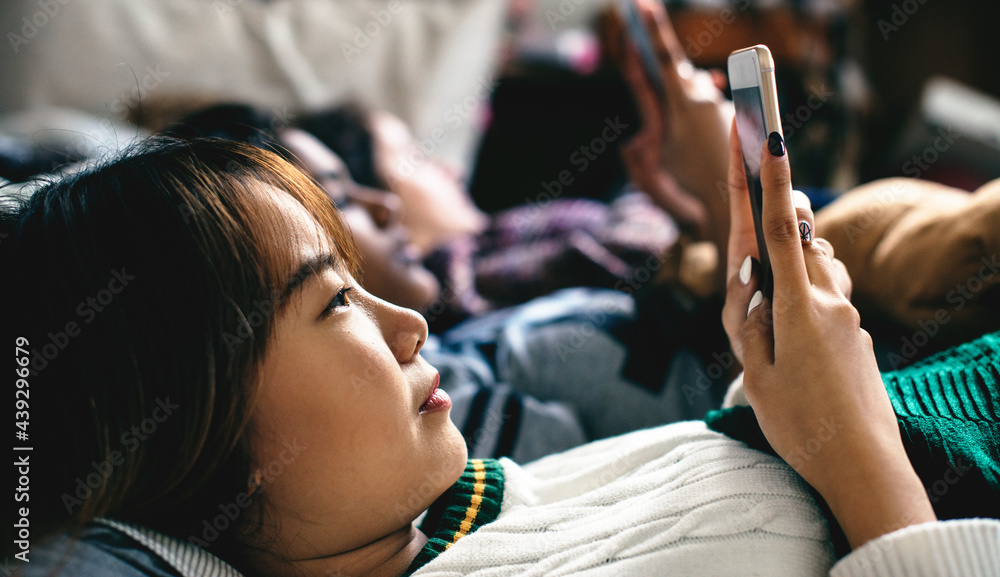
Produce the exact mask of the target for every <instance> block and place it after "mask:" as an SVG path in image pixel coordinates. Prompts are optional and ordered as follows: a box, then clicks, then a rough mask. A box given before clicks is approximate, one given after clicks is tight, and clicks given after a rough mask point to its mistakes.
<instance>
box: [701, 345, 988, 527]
mask: <svg viewBox="0 0 1000 577" xmlns="http://www.w3.org/2000/svg"><path fill="white" fill-rule="evenodd" d="M882 380H883V382H884V383H885V386H886V391H887V392H888V394H889V398H890V400H891V401H892V406H893V409H894V410H895V412H896V418H897V420H898V422H899V428H900V433H901V435H902V438H903V443H904V445H905V447H906V452H907V455H908V456H909V458H910V462H911V463H912V464H913V468H914V470H916V472H917V475H919V476H920V479H921V480H922V481H923V482H924V487H925V488H926V489H927V494H928V497H930V500H931V504H932V505H933V506H934V511H935V513H937V515H938V518H940V519H956V518H967V517H992V518H996V519H1000V452H998V451H1000V449H998V447H1000V420H998V418H997V413H998V409H1000V385H998V382H1000V333H991V334H988V335H985V336H983V337H981V338H979V339H977V340H975V341H972V342H970V343H966V344H963V345H960V346H957V347H955V348H952V349H949V350H947V351H943V352H941V353H938V354H936V355H934V356H932V357H929V358H927V359H925V360H923V361H920V362H918V363H915V364H914V365H912V366H910V367H906V368H904V369H901V370H898V371H893V372H889V373H883V375H882ZM705 421H706V422H707V423H708V426H709V427H710V428H712V429H714V430H716V431H719V432H721V433H724V434H726V435H728V436H730V437H733V438H735V439H739V440H742V441H744V442H746V443H747V444H748V445H750V446H752V447H755V448H757V449H760V450H762V451H766V452H769V453H771V454H774V451H773V450H772V449H771V447H770V445H769V444H768V442H767V439H765V438H764V435H763V433H761V430H760V426H759V425H758V424H757V419H756V416H755V415H754V413H753V410H752V409H750V408H749V407H735V408H731V409H724V410H718V411H712V412H710V413H709V414H708V415H707V416H706V417H705Z"/></svg>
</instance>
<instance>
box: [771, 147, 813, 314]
mask: <svg viewBox="0 0 1000 577" xmlns="http://www.w3.org/2000/svg"><path fill="white" fill-rule="evenodd" d="M760 156H761V158H760V181H761V187H762V188H763V190H764V192H763V205H764V206H763V208H762V215H761V222H762V224H763V229H764V231H763V232H764V242H765V244H766V245H767V255H768V258H769V259H770V261H771V269H772V270H773V272H774V288H775V302H776V303H777V302H778V301H779V300H782V299H789V301H790V302H795V301H796V300H798V295H802V294H804V293H805V291H806V290H807V289H808V288H809V275H808V273H807V271H806V266H805V262H804V260H803V251H802V238H801V236H800V234H799V221H798V218H797V213H796V209H795V206H794V203H793V199H792V179H791V173H790V170H789V167H788V156H787V155H786V154H785V143H784V139H782V138H781V135H780V134H778V133H777V132H772V133H771V134H770V135H769V136H768V139H767V142H765V143H764V146H763V147H762V148H761V153H760Z"/></svg>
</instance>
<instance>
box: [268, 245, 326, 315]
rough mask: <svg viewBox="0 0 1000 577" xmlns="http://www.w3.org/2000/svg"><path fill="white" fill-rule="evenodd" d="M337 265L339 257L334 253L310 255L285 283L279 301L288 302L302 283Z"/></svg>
mask: <svg viewBox="0 0 1000 577" xmlns="http://www.w3.org/2000/svg"><path fill="white" fill-rule="evenodd" d="M336 266H337V257H336V256H335V255H334V254H333V253H324V254H320V255H316V256H313V257H310V258H309V259H307V260H306V261H305V262H303V263H302V264H301V265H299V268H298V270H296V271H295V274H294V275H292V278H291V279H289V281H288V283H287V284H286V285H285V289H284V290H283V291H282V292H281V299H280V301H279V302H281V303H285V302H288V299H289V298H291V296H292V294H293V293H294V292H295V291H297V290H299V289H300V288H302V285H304V284H305V283H306V281H308V280H309V279H310V278H312V277H313V276H315V275H317V274H319V273H321V272H324V271H326V270H330V269H334V268H336Z"/></svg>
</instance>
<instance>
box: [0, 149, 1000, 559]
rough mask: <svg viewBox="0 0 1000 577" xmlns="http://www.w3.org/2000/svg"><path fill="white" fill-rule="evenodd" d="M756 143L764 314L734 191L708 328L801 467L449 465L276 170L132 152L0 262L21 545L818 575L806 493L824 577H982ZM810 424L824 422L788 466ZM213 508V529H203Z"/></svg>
mask: <svg viewBox="0 0 1000 577" xmlns="http://www.w3.org/2000/svg"><path fill="white" fill-rule="evenodd" d="M732 146H733V147H734V148H735V147H738V143H737V142H736V140H735V139H732ZM772 151H773V152H769V151H768V150H767V149H766V148H765V149H764V150H763V151H762V164H763V166H764V169H763V173H764V176H763V178H764V181H765V194H766V195H767V198H768V202H766V203H765V207H766V214H765V222H768V223H770V226H768V227H766V230H767V240H768V246H769V248H771V250H772V251H773V254H772V261H773V263H774V267H775V279H776V289H775V299H774V303H770V302H767V301H763V300H761V299H760V298H759V293H756V292H755V283H756V279H755V276H756V273H755V270H754V266H753V260H752V258H751V256H750V255H752V254H753V247H754V242H753V235H752V232H751V230H752V228H751V227H752V224H751V220H750V217H749V207H748V206H746V205H747V203H746V202H745V201H740V200H736V201H734V202H733V205H732V211H731V216H732V218H731V220H732V223H733V225H732V234H731V237H730V245H729V248H730V253H729V254H730V261H729V262H730V266H729V276H730V278H731V281H730V290H729V294H728V299H727V305H726V314H725V324H726V328H727V331H728V332H729V334H730V336H731V338H732V339H733V344H734V349H735V350H737V351H741V355H742V361H743V363H744V365H745V367H746V377H745V387H746V394H747V397H748V398H749V400H750V401H751V402H752V404H753V406H754V409H755V410H756V413H757V418H758V420H759V423H760V427H761V429H762V431H763V433H764V435H765V436H766V438H767V440H768V441H769V442H770V444H771V446H772V447H773V449H774V450H775V451H776V452H777V454H778V455H779V456H781V457H782V458H784V459H785V460H786V461H788V462H791V463H793V464H795V465H796V468H795V470H793V469H792V468H790V467H789V466H788V465H786V464H784V462H782V461H781V460H780V459H777V458H774V457H771V456H768V455H766V454H764V453H760V452H758V451H756V450H753V449H750V448H749V447H747V446H746V445H744V444H742V443H739V442H737V441H733V440H731V439H727V438H726V437H725V436H723V435H721V434H719V433H714V432H712V431H710V430H708V429H707V428H706V427H705V425H704V424H702V423H683V424H678V425H673V426H667V427H662V428H659V429H651V430H647V431H642V432H639V433H635V434H633V435H629V436H626V437H620V438H617V439H609V440H606V441H603V442H601V443H598V444H593V445H588V446H585V447H582V448H580V449H577V450H575V451H571V452H569V453H566V454H563V455H556V456H553V457H550V458H548V459H545V460H542V461H540V462H538V463H535V464H534V465H530V466H527V467H519V466H517V465H514V464H513V463H511V462H509V461H499V462H498V461H472V462H468V463H467V462H466V450H465V444H464V443H463V441H462V438H461V436H460V435H459V433H458V431H457V430H456V429H455V428H454V425H452V424H451V422H450V420H449V418H448V409H449V405H450V403H449V400H448V398H447V396H446V395H444V394H442V393H441V392H440V391H439V390H438V388H437V376H436V374H435V372H434V370H433V369H431V368H430V367H429V365H427V363H426V362H424V361H423V359H422V358H421V356H420V349H421V347H422V346H423V344H424V341H425V339H426V337H427V333H426V330H427V329H426V323H425V322H424V321H423V319H422V318H421V317H420V316H419V315H418V314H417V313H415V312H413V311H410V310H406V309H402V308H399V307H397V306H394V305H391V304H389V303H386V302H385V301H382V300H380V299H378V298H375V297H373V296H372V295H370V294H369V293H368V292H366V291H365V290H364V288H363V287H361V286H360V285H359V284H358V283H357V282H356V281H355V279H354V277H353V275H352V273H351V268H352V264H353V261H354V256H353V254H354V251H353V246H352V243H351V240H350V238H349V237H348V235H347V234H346V233H345V231H344V229H343V226H342V225H341V224H340V221H339V218H338V215H337V214H336V213H335V211H334V210H333V209H332V207H331V206H330V204H329V202H328V201H327V199H326V196H325V195H324V193H323V192H322V191H321V190H319V189H318V188H317V187H315V186H314V185H312V184H311V182H310V181H309V180H308V179H307V178H306V177H304V175H302V174H301V173H299V172H298V171H297V170H296V169H294V168H293V167H292V166H291V165H290V164H288V163H286V162H284V161H282V160H281V159H279V158H278V157H276V156H274V155H272V154H269V153H265V152H260V151H256V150H253V149H250V148H248V147H244V146H241V145H236V144H227V143H223V142H216V141H195V142H190V143H152V144H149V145H147V148H146V149H145V150H143V151H139V152H137V153H135V154H132V155H130V156H127V157H125V158H123V159H120V160H118V161H116V162H114V163H111V164H109V165H107V166H104V167H101V168H97V169H94V170H90V171H86V172H83V173H80V174H78V175H74V176H70V177H68V178H66V179H65V180H62V181H60V182H57V183H54V184H52V185H50V186H48V187H46V188H44V189H42V190H40V191H39V192H37V193H36V194H35V195H34V196H33V197H32V199H31V200H30V202H29V203H28V204H27V205H26V206H25V207H23V208H22V209H21V210H20V211H19V212H18V213H17V214H16V215H15V216H14V218H13V219H12V220H10V222H9V223H8V224H7V225H6V226H5V232H7V233H8V234H9V237H8V238H6V239H5V241H4V243H3V244H0V250H3V251H4V263H5V269H7V270H9V271H12V272H15V273H16V274H17V275H18V281H17V284H16V285H13V288H16V292H17V295H18V298H17V299H16V303H17V306H16V307H15V309H14V311H13V313H14V314H13V322H12V323H11V325H10V326H11V327H12V328H13V329H14V330H15V331H18V334H17V336H19V337H21V338H22V339H21V340H19V341H17V342H18V343H19V344H18V346H19V347H22V349H23V350H25V351H27V353H26V354H22V353H20V352H19V353H18V355H20V356H21V357H22V358H27V359H29V360H28V366H29V367H30V368H31V369H32V370H31V372H30V374H29V375H28V376H27V377H24V382H25V384H24V385H23V387H25V388H27V389H28V390H30V391H31V392H32V393H34V394H33V395H32V396H31V403H32V404H31V417H32V418H31V421H30V433H31V440H32V446H33V451H32V453H31V459H32V460H31V464H32V468H31V474H32V477H31V479H32V484H31V502H30V508H31V517H30V520H31V528H32V544H33V546H34V547H38V545H40V544H41V542H42V539H43V537H45V536H48V535H52V534H56V533H59V532H65V531H73V530H76V529H79V528H80V527H83V526H85V524H86V523H88V522H91V521H93V520H95V519H96V518H98V517H102V518H110V519H115V520H118V521H121V522H125V523H131V524H138V525H143V526H146V527H149V528H152V529H154V530H156V531H159V532H161V533H164V534H166V535H171V536H173V537H174V538H176V539H179V540H182V541H188V542H190V543H197V544H198V545H199V546H200V547H203V548H205V549H207V550H208V551H210V552H212V553H214V554H215V555H218V556H219V557H221V558H223V559H225V560H226V561H228V562H229V563H231V564H232V565H234V566H235V567H237V568H238V569H239V570H241V571H243V572H244V573H246V574H248V575H337V574H339V575H400V574H403V573H405V572H412V571H416V572H417V574H420V575H430V574H436V573H439V572H440V573H449V574H451V573H454V572H460V573H469V574H471V573H477V572H482V573H484V574H485V573H488V574H514V573H526V572H532V571H534V572H538V573H545V574H549V573H556V572H568V571H588V572H592V573H594V574H600V573H602V572H603V573H605V574H609V575H611V574H623V573H630V574H648V573H652V572H657V573H663V574H692V573H699V574H721V573H725V574H739V573H743V574H755V573H757V574H759V573H762V572H763V573H766V574H774V575H782V574H788V575H809V574H813V575H819V574H825V573H826V572H827V571H829V570H830V567H831V565H832V564H833V562H834V557H833V551H832V549H831V546H830V543H829V533H828V531H827V528H826V527H827V526H826V522H825V521H824V518H823V516H822V514H821V512H820V509H819V508H818V507H817V505H816V502H815V501H814V500H813V498H812V497H811V496H810V494H809V492H808V491H807V488H806V485H805V484H804V483H803V482H802V480H803V479H804V481H805V482H807V483H808V484H809V485H811V486H812V487H813V488H814V489H815V490H816V491H818V493H819V494H820V495H821V496H822V497H823V499H824V500H825V502H826V503H827V504H828V505H829V507H830V509H831V511H832V514H833V516H834V518H835V519H836V521H837V522H838V523H839V525H840V527H841V528H842V529H843V531H844V533H845V534H846V536H847V538H848V540H849V542H850V544H851V545H852V546H853V547H855V548H856V551H855V552H854V553H852V554H850V555H849V556H848V557H847V558H846V559H844V560H842V561H841V562H840V565H839V566H838V567H837V568H835V569H834V572H835V574H881V575H890V574H907V575H917V574H919V573H918V572H917V571H924V572H925V573H924V574H935V575H944V574H952V573H949V571H952V569H954V571H956V573H954V574H958V573H957V571H966V572H967V573H965V574H984V575H985V574H995V572H996V571H997V570H998V568H1000V558H998V556H997V552H998V551H1000V548H998V546H997V545H998V540H1000V523H998V522H996V521H951V522H938V523H935V522H934V521H935V513H934V510H933V509H932V507H931V502H930V500H929V498H928V495H927V493H926V492H925V489H924V486H923V485H922V483H921V480H920V479H919V478H918V477H917V475H916V474H915V472H914V470H913V467H912V466H911V465H910V462H909V461H908V459H907V454H906V452H905V450H904V447H903V443H902V441H901V437H900V432H899V428H898V427H897V423H896V417H895V415H894V413H893V407H892V405H891V404H890V401H889V398H888V396H887V395H886V391H885V388H884V387H883V385H882V381H881V378H880V375H879V373H878V371H877V369H876V367H875V363H874V358H873V355H872V352H871V344H870V341H869V339H868V337H867V334H866V333H864V331H862V330H861V329H859V328H858V317H857V314H856V312H855V311H854V310H853V308H852V307H851V306H850V304H849V302H848V301H847V300H846V298H845V297H844V296H843V293H842V292H841V291H840V288H839V286H838V284H837V283H836V282H835V275H834V272H833V268H832V264H831V263H832V260H831V259H832V253H831V250H830V247H829V246H828V245H827V244H826V243H824V242H822V241H820V240H819V239H815V240H813V239H800V238H799V236H798V233H797V223H798V222H799V221H800V220H803V219H806V220H809V219H811V218H812V215H811V213H810V212H809V211H808V209H802V208H796V207H794V206H793V205H792V201H791V194H790V192H791V191H790V189H789V187H788V164H787V158H786V157H785V156H784V150H783V147H782V146H780V142H776V143H774V147H773V148H772ZM736 152H737V153H736V154H733V155H732V158H740V155H739V154H738V149H737V150H736ZM740 168H741V167H738V166H736V167H733V178H732V179H731V181H730V182H731V186H733V187H739V186H741V183H742V181H743V179H742V173H741V171H740ZM731 198H733V199H745V198H746V195H745V194H743V195H740V194H732V195H731ZM741 257H742V258H741ZM743 263H748V264H743ZM8 302H15V301H14V300H10V301H8ZM748 309H749V312H747V311H748ZM994 370H995V367H994ZM791 385H793V386H791ZM19 386H21V385H19ZM994 386H995V382H994ZM994 393H995V391H994ZM994 418H995V415H994ZM830 419H832V420H833V421H834V422H836V423H839V424H842V426H841V427H840V428H836V431H835V434H831V435H825V436H824V437H823V439H822V446H821V449H820V450H819V451H820V452H818V453H815V456H814V458H810V459H808V460H803V459H798V460H796V455H797V451H798V450H800V447H802V446H806V447H812V446H813V443H814V442H818V441H816V437H817V435H818V434H819V433H818V431H817V428H818V427H821V426H822V423H823V422H825V421H829V420H830ZM463 471H465V472H464V473H463ZM799 475H801V478H800V477H799ZM435 502H437V505H436V506H435V507H431V512H430V513H429V514H428V518H427V519H426V520H425V523H424V524H422V525H421V529H420V530H418V529H417V528H416V526H415V525H414V520H415V519H416V518H417V517H418V516H419V515H420V514H421V512H423V511H424V510H425V509H427V508H428V507H430V506H431V504H432V503H435ZM220 511H221V512H222V513H223V514H225V515H227V516H226V517H225V518H226V519H229V522H228V523H226V526H225V527H223V528H221V529H218V530H216V531H215V532H214V533H209V532H207V531H206V527H208V526H209V524H211V523H213V522H214V521H212V520H213V519H218V516H219V515H220ZM86 527H88V528H87V529H86V530H85V531H84V532H83V538H84V541H83V542H86V539H87V530H90V529H89V528H90V527H92V526H86ZM216 527H218V525H216ZM870 542H872V543H870ZM4 543H5V544H7V547H8V549H9V548H10V547H12V545H10V544H11V543H13V539H5V540H4ZM866 544H868V545H866ZM73 550H74V549H73V548H67V549H65V550H57V551H56V552H55V555H54V557H50V558H49V559H50V560H51V561H52V563H51V564H49V565H43V566H42V567H41V568H42V569H46V568H47V569H53V568H55V570H56V571H58V568H59V567H64V565H61V564H62V563H63V562H65V561H66V559H67V558H69V559H71V558H72V555H73ZM10 552H12V551H9V550H8V551H5V553H10ZM67 556H68V557H67ZM53 559H54V560H53ZM931 561H933V562H931ZM901 563H902V565H900V564H901ZM909 563H912V565H908V564H909ZM960 563H965V565H961V566H960ZM68 566H69V567H73V565H72V563H71V562H70V563H69V565H68ZM26 568H28V569H30V570H31V571H32V572H34V571H37V570H38V569H39V567H38V566H37V565H35V564H34V563H31V564H27V565H26ZM977 571H978V572H979V573H976V572H977ZM837 572H842V573H837Z"/></svg>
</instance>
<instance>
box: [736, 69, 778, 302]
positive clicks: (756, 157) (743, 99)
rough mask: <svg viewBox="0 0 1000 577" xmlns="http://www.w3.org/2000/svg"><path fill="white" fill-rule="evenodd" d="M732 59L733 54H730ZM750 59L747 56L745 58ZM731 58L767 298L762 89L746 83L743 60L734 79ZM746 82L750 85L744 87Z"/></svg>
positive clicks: (770, 280) (770, 294) (771, 287)
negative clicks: (763, 223)
mask: <svg viewBox="0 0 1000 577" xmlns="http://www.w3.org/2000/svg"><path fill="white" fill-rule="evenodd" d="M730 58H731V59H732V58H733V57H730ZM746 60H747V61H749V59H746ZM753 63H754V64H753V66H752V69H753V70H759V63H758V62H757V60H756V58H754V59H753ZM732 66H733V64H732V60H731V64H730V67H731V69H730V81H731V82H732V83H733V84H736V86H734V87H733V89H732V92H733V105H734V106H735V108H736V132H737V134H738V136H739V139H740V148H741V149H742V151H743V170H744V171H745V173H746V178H747V190H748V191H749V192H750V206H751V208H752V210H753V218H754V229H755V231H756V235H757V253H758V255H759V258H760V264H761V272H762V274H761V287H760V290H761V292H762V293H763V294H764V296H765V297H767V298H768V299H770V298H772V297H773V295H774V276H773V275H772V272H771V262H770V259H769V258H768V254H767V245H766V244H765V243H764V233H763V229H762V225H761V210H762V207H763V192H764V191H763V188H762V187H761V184H760V153H761V148H762V147H763V146H764V141H765V140H766V139H767V135H768V132H767V126H766V124H765V121H764V118H765V113H764V101H763V98H762V95H763V90H762V89H761V85H760V83H759V82H755V83H750V82H747V78H752V76H750V75H749V74H748V71H749V70H750V69H751V67H749V66H746V61H745V62H741V63H739V64H737V66H739V74H740V76H741V80H742V81H741V82H739V83H736V82H733V76H734V71H733V70H732ZM746 84H752V85H750V86H746Z"/></svg>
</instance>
